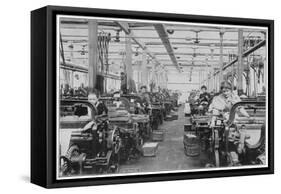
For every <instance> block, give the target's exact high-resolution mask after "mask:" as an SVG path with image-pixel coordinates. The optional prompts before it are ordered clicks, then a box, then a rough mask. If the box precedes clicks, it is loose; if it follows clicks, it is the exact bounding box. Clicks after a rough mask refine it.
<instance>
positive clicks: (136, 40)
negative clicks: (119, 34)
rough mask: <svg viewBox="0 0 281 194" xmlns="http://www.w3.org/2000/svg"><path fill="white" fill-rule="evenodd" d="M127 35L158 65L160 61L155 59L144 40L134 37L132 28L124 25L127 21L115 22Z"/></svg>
mask: <svg viewBox="0 0 281 194" xmlns="http://www.w3.org/2000/svg"><path fill="white" fill-rule="evenodd" d="M115 23H116V24H117V25H118V26H119V27H120V28H121V29H122V30H123V31H124V32H125V33H126V34H127V35H128V36H130V38H131V39H132V40H133V41H134V42H135V43H136V44H137V45H139V47H140V48H141V49H142V50H143V51H144V52H146V53H147V55H149V56H150V57H151V58H152V60H154V62H155V63H156V64H157V65H160V62H159V61H158V60H157V58H156V56H155V55H154V54H153V53H152V52H151V51H150V50H149V49H148V48H147V46H146V44H145V43H144V42H142V41H141V40H139V39H138V38H136V37H135V36H134V33H133V32H132V30H130V29H128V28H127V27H126V26H128V23H126V22H121V21H120V22H115Z"/></svg>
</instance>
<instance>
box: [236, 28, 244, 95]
mask: <svg viewBox="0 0 281 194" xmlns="http://www.w3.org/2000/svg"><path fill="white" fill-rule="evenodd" d="M243 71H244V66H243V30H242V29H238V65H237V78H238V79H237V91H238V94H241V93H242V92H243Z"/></svg>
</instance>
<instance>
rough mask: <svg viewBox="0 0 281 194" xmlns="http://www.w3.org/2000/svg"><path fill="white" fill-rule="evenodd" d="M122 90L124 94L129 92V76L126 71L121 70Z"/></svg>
mask: <svg viewBox="0 0 281 194" xmlns="http://www.w3.org/2000/svg"><path fill="white" fill-rule="evenodd" d="M120 89H121V92H122V94H127V93H128V89H127V76H126V74H125V73H124V72H121V88H120Z"/></svg>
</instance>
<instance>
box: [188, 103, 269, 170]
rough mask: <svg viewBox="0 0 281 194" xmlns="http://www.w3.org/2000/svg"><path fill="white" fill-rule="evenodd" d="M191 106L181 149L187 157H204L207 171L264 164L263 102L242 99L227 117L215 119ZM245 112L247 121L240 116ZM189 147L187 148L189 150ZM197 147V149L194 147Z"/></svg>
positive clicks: (226, 114) (216, 117)
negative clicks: (183, 147) (201, 155)
mask: <svg viewBox="0 0 281 194" xmlns="http://www.w3.org/2000/svg"><path fill="white" fill-rule="evenodd" d="M196 106H197V105H195V106H193V111H192V112H191V115H187V116H188V121H189V122H188V124H186V125H185V127H184V130H185V136H184V146H185V153H186V155H188V156H198V155H199V154H200V152H204V153H205V154H206V155H207V158H208V160H207V162H206V167H221V166H240V165H254V164H255V165H257V164H265V163H266V157H265V155H266V150H265V142H266V125H265V119H266V109H265V100H264V98H251V99H243V100H242V101H240V102H237V103H235V104H234V105H233V106H232V107H231V109H230V110H229V111H228V112H227V113H220V114H216V115H212V114H209V113H208V112H204V114H202V113H201V112H200V111H201V110H204V109H200V110H198V106H197V108H196ZM241 109H244V110H245V111H246V112H247V113H248V115H249V117H246V116H244V115H243V114H241V113H240V110H241ZM189 145H191V146H190V147H188V146H189ZM196 145H197V146H196Z"/></svg>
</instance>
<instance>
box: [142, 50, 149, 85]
mask: <svg viewBox="0 0 281 194" xmlns="http://www.w3.org/2000/svg"><path fill="white" fill-rule="evenodd" d="M141 71H142V78H141V82H142V84H143V85H146V86H147V84H148V83H147V80H148V79H147V76H148V72H147V55H146V53H145V52H142V63H141Z"/></svg>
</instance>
